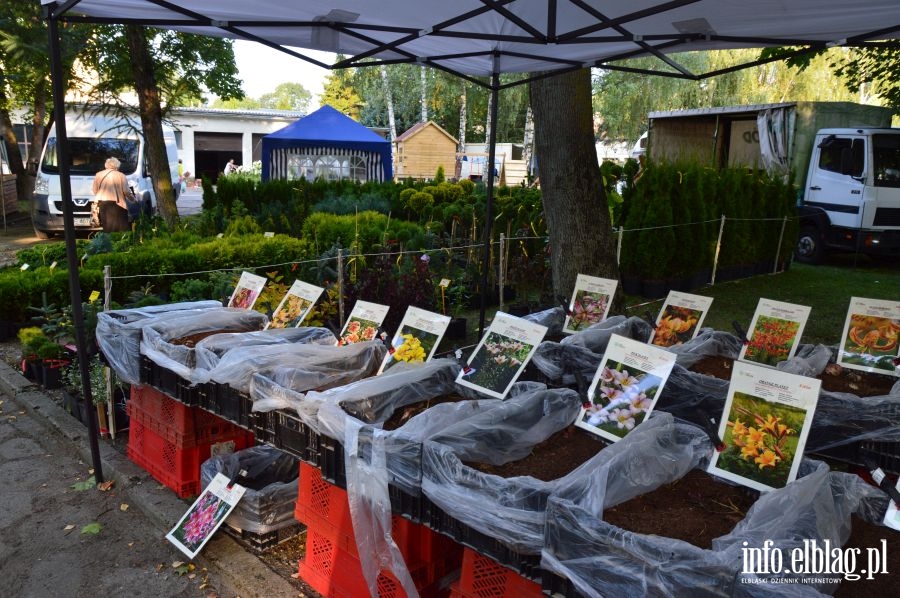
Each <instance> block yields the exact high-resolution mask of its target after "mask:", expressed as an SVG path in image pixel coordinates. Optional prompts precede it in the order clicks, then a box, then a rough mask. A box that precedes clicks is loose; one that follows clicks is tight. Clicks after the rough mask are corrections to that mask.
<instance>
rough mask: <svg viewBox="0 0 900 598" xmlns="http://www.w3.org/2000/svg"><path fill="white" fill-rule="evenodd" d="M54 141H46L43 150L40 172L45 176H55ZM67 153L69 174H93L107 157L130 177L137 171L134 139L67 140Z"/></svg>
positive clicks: (136, 149)
mask: <svg viewBox="0 0 900 598" xmlns="http://www.w3.org/2000/svg"><path fill="white" fill-rule="evenodd" d="M56 142H57V138H56V137H51V138H50V139H48V140H47V150H46V151H45V152H44V162H43V164H42V165H41V170H42V171H43V172H45V173H59V157H58V154H57V147H56ZM69 153H70V155H71V157H72V165H71V167H70V169H71V174H73V175H94V174H96V173H97V172H100V171H101V170H103V169H104V163H105V162H106V160H107V158H113V157H115V158H118V159H119V161H120V162H121V163H122V165H121V166H119V170H120V171H121V172H124V173H125V174H131V173H133V172H134V171H135V170H137V163H138V141H137V139H115V138H100V139H97V138H83V137H70V138H69Z"/></svg>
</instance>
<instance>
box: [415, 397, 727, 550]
mask: <svg viewBox="0 0 900 598" xmlns="http://www.w3.org/2000/svg"><path fill="white" fill-rule="evenodd" d="M580 408H581V402H580V400H579V399H578V395H577V394H576V393H574V392H573V391H571V390H568V389H556V390H552V391H541V392H536V393H533V394H531V395H523V396H521V397H518V400H515V401H507V403H506V404H504V405H500V406H498V407H496V408H494V409H491V410H490V411H488V412H486V413H484V414H481V415H479V416H476V417H472V418H470V419H467V420H466V421H464V422H462V423H461V424H458V425H455V426H453V427H451V428H448V429H447V431H446V432H445V433H444V434H441V435H438V436H435V437H433V438H432V439H430V440H427V441H426V442H425V443H424V445H423V455H422V491H423V492H424V493H425V495H426V496H427V497H428V498H429V500H431V501H432V502H434V503H435V504H436V505H437V506H438V507H440V508H441V509H442V510H443V511H444V512H446V513H447V514H448V515H450V516H451V517H453V518H455V519H457V520H459V521H461V522H462V523H464V524H465V525H467V526H469V527H471V528H473V529H475V530H477V531H478V532H480V533H482V534H485V535H487V536H488V537H491V538H494V539H496V540H497V541H499V542H501V543H503V544H505V545H506V546H509V547H510V548H512V549H513V550H515V551H516V552H519V553H522V554H538V553H540V550H541V545H542V542H543V523H544V510H545V506H546V500H547V498H548V497H549V496H550V495H551V494H553V493H555V492H556V491H557V490H558V489H559V488H566V487H569V486H575V487H578V486H579V485H583V484H584V483H585V481H584V480H585V479H586V478H587V477H588V476H593V475H594V473H593V472H594V471H595V470H602V466H603V464H604V463H606V462H607V461H610V460H616V459H619V460H622V459H625V460H630V459H631V458H632V457H631V455H632V454H634V459H638V458H639V456H643V457H644V458H645V459H646V458H648V456H647V454H648V453H652V455H651V456H650V457H649V461H650V462H651V464H653V465H655V466H656V468H655V469H652V468H651V469H648V468H644V469H643V470H642V471H644V472H647V473H646V474H642V475H645V476H646V479H644V478H641V479H640V480H638V481H636V482H634V483H633V484H632V485H633V486H637V488H638V490H635V491H636V492H637V491H639V489H642V488H645V487H647V486H649V485H651V484H654V483H657V484H661V483H663V482H664V481H665V480H664V479H663V480H661V481H658V482H657V478H660V477H662V476H663V475H665V476H668V475H671V473H672V471H687V470H688V469H690V468H691V467H694V466H695V465H696V464H697V462H698V461H699V460H700V459H701V458H702V457H704V456H708V454H709V452H710V451H711V450H712V445H711V443H710V442H709V440H708V439H707V438H706V436H705V434H704V433H703V432H702V431H701V430H699V429H698V428H695V427H694V426H690V425H688V424H679V423H676V422H675V421H674V420H673V418H672V416H670V415H668V414H665V413H663V414H659V415H654V416H653V417H651V418H650V419H648V420H647V421H645V422H644V423H642V424H641V425H640V426H638V427H636V428H635V429H634V430H633V431H632V432H630V433H629V434H628V435H627V436H626V437H625V438H624V439H622V440H620V441H619V442H616V443H614V444H611V445H608V446H606V447H605V448H603V449H602V450H600V451H599V452H598V453H597V454H596V456H594V457H592V458H591V459H590V460H588V461H587V462H585V463H583V464H582V465H580V466H579V467H578V468H577V469H575V470H574V471H572V472H571V473H569V474H567V475H566V476H563V477H562V478H559V479H557V480H553V481H549V482H545V481H541V480H538V479H536V478H533V477H530V476H518V477H512V478H503V477H500V476H497V475H492V474H485V473H482V472H481V471H478V470H476V469H474V468H472V467H470V466H468V465H466V464H465V463H477V462H482V463H491V464H493V465H502V464H504V463H507V462H512V461H516V460H519V459H522V458H524V457H526V456H527V455H528V454H529V453H530V451H531V450H532V448H533V447H534V446H535V445H537V444H539V443H540V442H541V441H543V440H544V439H546V438H548V437H549V436H551V435H552V434H553V433H555V432H557V431H559V430H562V429H563V428H565V427H567V426H568V425H570V424H572V423H573V422H574V420H575V419H576V417H577V416H578V413H579V412H580ZM645 445H646V446H649V447H651V448H652V450H651V448H647V449H642V447H644V446H645ZM660 445H664V446H665V447H666V454H665V455H661V454H660V453H661V450H660ZM617 456H618V457H617ZM635 462H636V461H635ZM657 464H658V465H657ZM638 484H640V485H639V486H638Z"/></svg>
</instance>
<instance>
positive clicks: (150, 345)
mask: <svg viewBox="0 0 900 598" xmlns="http://www.w3.org/2000/svg"><path fill="white" fill-rule="evenodd" d="M268 322H269V319H268V318H267V317H266V316H265V315H264V314H261V313H259V312H257V311H251V310H247V309H235V308H231V307H223V308H220V309H215V310H209V311H203V312H201V313H197V314H193V313H185V314H179V313H176V314H173V315H171V316H170V317H168V318H159V319H156V320H155V321H154V322H152V323H151V324H148V325H146V326H144V329H143V332H142V334H143V338H141V355H144V356H145V357H147V358H148V359H149V360H150V361H152V362H154V363H155V364H156V365H158V366H160V367H164V368H166V369H168V370H171V371H172V372H174V373H176V374H177V375H179V376H181V377H182V378H184V379H185V380H190V379H191V370H193V369H194V365H195V356H194V348H193V347H188V346H185V345H180V344H179V345H176V344H173V343H171V342H169V341H172V340H175V339H179V338H183V337H186V336H190V335H195V334H203V333H208V332H209V333H212V332H216V331H222V332H225V331H228V332H251V331H254V330H261V329H262V328H263V327H265V325H266V324H267V323H268Z"/></svg>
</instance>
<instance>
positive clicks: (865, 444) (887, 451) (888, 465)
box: [857, 440, 900, 475]
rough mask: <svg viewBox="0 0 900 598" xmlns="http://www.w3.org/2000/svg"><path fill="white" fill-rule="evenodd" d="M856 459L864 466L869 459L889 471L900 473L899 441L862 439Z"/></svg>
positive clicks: (895, 473)
mask: <svg viewBox="0 0 900 598" xmlns="http://www.w3.org/2000/svg"><path fill="white" fill-rule="evenodd" d="M857 460H858V461H859V465H862V466H864V467H867V466H868V464H869V461H871V462H872V463H874V464H875V465H877V466H878V467H880V468H881V469H883V470H885V471H887V472H889V473H892V474H894V475H900V442H878V441H874V440H864V441H862V442H860V443H859V454H858V459H857Z"/></svg>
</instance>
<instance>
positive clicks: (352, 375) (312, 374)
mask: <svg viewBox="0 0 900 598" xmlns="http://www.w3.org/2000/svg"><path fill="white" fill-rule="evenodd" d="M386 352H387V348H386V347H385V346H384V343H383V342H381V341H380V340H376V341H366V342H362V343H355V344H352V345H344V346H342V347H337V346H327V345H306V344H295V343H294V344H279V345H265V346H261V347H248V348H247V349H244V350H240V351H229V352H227V353H225V354H224V355H223V356H222V358H221V359H220V360H219V363H218V364H217V365H216V367H214V368H213V369H212V370H210V371H209V379H210V380H212V381H213V382H218V383H219V384H227V385H228V386H230V387H232V388H233V389H235V390H237V391H239V392H243V393H249V392H250V383H251V380H252V378H253V375H254V374H257V373H258V374H262V375H264V376H265V377H266V378H268V379H269V380H271V382H272V383H273V384H275V385H278V386H282V387H284V388H288V389H290V390H292V391H294V392H298V393H303V392H306V391H309V390H321V389H327V388H333V387H335V386H341V385H344V384H348V383H350V382H355V381H356V380H360V379H362V378H367V377H368V376H371V375H373V374H375V372H376V371H378V366H379V365H381V361H382V359H384V355H385V353H386ZM251 398H253V396H252V395H251ZM278 408H280V407H278V406H273V407H272V409H278ZM253 410H254V411H270V410H271V409H264V408H262V407H257V405H256V403H255V402H254V405H253Z"/></svg>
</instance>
